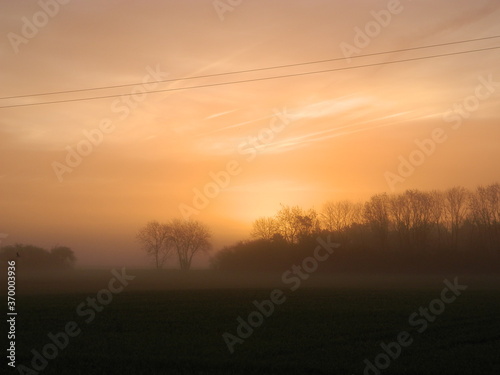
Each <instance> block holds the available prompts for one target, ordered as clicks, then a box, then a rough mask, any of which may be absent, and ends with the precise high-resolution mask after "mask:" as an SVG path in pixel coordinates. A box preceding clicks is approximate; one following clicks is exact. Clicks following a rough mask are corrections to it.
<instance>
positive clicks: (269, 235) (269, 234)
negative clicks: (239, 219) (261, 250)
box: [251, 217, 279, 240]
mask: <svg viewBox="0 0 500 375" xmlns="http://www.w3.org/2000/svg"><path fill="white" fill-rule="evenodd" d="M278 233H279V227H278V222H277V221H276V220H275V219H274V218H272V217H261V218H258V219H257V220H255V221H254V222H253V225H252V233H251V236H252V237H253V238H256V239H263V240H271V239H273V238H274V236H275V235H276V234H278Z"/></svg>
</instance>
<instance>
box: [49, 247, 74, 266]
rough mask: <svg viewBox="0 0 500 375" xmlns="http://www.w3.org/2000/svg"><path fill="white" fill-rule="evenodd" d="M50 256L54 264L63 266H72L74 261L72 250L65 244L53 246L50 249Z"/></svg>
mask: <svg viewBox="0 0 500 375" xmlns="http://www.w3.org/2000/svg"><path fill="white" fill-rule="evenodd" d="M50 256H51V258H52V259H53V260H54V263H55V264H57V265H58V266H60V267H63V268H68V267H73V266H74V265H75V262H76V257H75V254H74V253H73V250H71V249H70V248H69V247H66V246H56V247H53V248H52V249H51V250H50Z"/></svg>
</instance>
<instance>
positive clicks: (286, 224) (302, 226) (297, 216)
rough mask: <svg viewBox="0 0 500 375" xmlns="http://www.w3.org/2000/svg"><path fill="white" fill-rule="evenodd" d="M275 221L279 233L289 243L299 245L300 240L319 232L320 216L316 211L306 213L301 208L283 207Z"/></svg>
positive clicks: (311, 210)
mask: <svg viewBox="0 0 500 375" xmlns="http://www.w3.org/2000/svg"><path fill="white" fill-rule="evenodd" d="M275 221H276V223H277V225H278V233H279V234H280V235H281V236H282V237H283V238H284V239H285V241H287V242H288V243H297V242H299V240H300V239H302V238H304V237H307V236H310V235H311V234H313V233H316V232H318V231H319V220H318V214H317V213H316V211H315V210H314V209H310V210H308V211H304V210H303V209H302V208H300V207H299V206H286V205H281V209H280V210H279V211H278V213H277V214H276V217H275Z"/></svg>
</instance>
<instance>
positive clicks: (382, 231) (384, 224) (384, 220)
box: [363, 193, 389, 246]
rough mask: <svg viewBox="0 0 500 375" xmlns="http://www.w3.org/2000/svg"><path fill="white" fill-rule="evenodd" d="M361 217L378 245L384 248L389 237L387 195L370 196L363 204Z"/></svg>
mask: <svg viewBox="0 0 500 375" xmlns="http://www.w3.org/2000/svg"><path fill="white" fill-rule="evenodd" d="M363 216H364V219H365V220H366V222H367V223H368V224H369V225H370V228H371V229H372V232H373V234H374V235H375V238H376V239H377V241H378V243H379V245H380V246H385V245H386V244H387V238H388V235H389V197H388V196H387V194H385V193H384V194H377V195H374V196H372V197H371V198H370V200H369V201H368V202H366V203H365V206H364V210H363Z"/></svg>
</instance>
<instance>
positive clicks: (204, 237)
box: [169, 219, 211, 271]
mask: <svg viewBox="0 0 500 375" xmlns="http://www.w3.org/2000/svg"><path fill="white" fill-rule="evenodd" d="M169 227H170V237H169V239H170V241H171V245H172V248H173V249H174V250H175V251H176V253H177V256H178V258H179V265H180V267H181V270H183V271H188V270H189V269H190V268H191V262H192V260H193V257H194V256H195V255H196V254H199V253H201V252H207V251H208V250H210V248H211V245H210V237H211V234H210V231H209V230H208V228H207V227H205V226H204V225H203V224H201V223H200V222H198V221H194V220H179V219H174V220H172V221H171V222H170V225H169Z"/></svg>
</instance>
